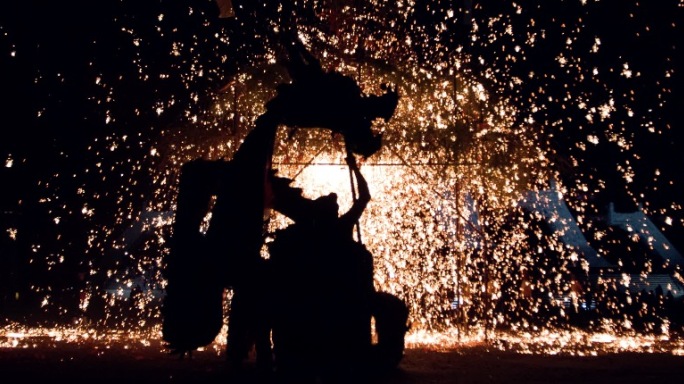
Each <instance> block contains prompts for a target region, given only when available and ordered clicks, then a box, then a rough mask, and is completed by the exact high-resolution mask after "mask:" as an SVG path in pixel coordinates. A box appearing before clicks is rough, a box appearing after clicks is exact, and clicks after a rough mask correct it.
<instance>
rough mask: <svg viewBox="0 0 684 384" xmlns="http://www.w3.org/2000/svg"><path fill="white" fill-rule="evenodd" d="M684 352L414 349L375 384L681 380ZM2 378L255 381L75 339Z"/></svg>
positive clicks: (4, 352)
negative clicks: (563, 353) (534, 352)
mask: <svg viewBox="0 0 684 384" xmlns="http://www.w3.org/2000/svg"><path fill="white" fill-rule="evenodd" d="M683 377H684V356H674V355H671V354H640V353H620V354H607V355H601V356H594V357H576V356H541V355H527V354H516V353H512V352H501V351H498V350H492V349H490V348H487V347H483V346H477V347H462V348H459V349H457V350H450V351H446V352H440V351H436V350H432V349H408V350H407V351H406V356H405V358H404V360H403V361H402V363H401V364H400V367H399V369H397V370H396V371H395V372H392V373H391V374H389V375H387V376H384V377H379V378H374V379H373V380H370V383H372V384H409V383H410V384H429V383H433V384H446V383H464V384H466V383H582V384H590V383H601V384H605V383H621V384H629V383H640V384H647V383H659V384H661V383H680V382H681V380H682V378H683ZM0 382H2V383H20V382H22V383H117V384H121V383H134V382H136V383H137V382H139V383H147V384H153V383H223V384H229V383H257V382H258V381H257V379H256V377H255V375H254V373H253V372H252V371H251V369H250V368H249V367H247V371H246V373H245V374H243V376H242V377H241V378H238V377H236V376H235V374H234V372H232V371H230V370H229V369H227V368H226V367H225V365H224V360H223V356H222V355H220V354H217V353H216V352H215V351H201V352H196V353H195V354H194V356H193V358H192V359H190V360H188V359H186V360H179V359H178V358H177V357H175V356H171V355H168V354H167V353H166V352H165V351H164V350H163V349H161V348H159V346H154V345H151V346H143V347H141V346H127V345H125V344H122V345H119V344H116V345H90V344H89V343H85V344H70V343H64V345H62V343H61V342H58V343H55V344H51V345H43V344H41V345H40V346H29V347H19V348H11V347H6V348H0Z"/></svg>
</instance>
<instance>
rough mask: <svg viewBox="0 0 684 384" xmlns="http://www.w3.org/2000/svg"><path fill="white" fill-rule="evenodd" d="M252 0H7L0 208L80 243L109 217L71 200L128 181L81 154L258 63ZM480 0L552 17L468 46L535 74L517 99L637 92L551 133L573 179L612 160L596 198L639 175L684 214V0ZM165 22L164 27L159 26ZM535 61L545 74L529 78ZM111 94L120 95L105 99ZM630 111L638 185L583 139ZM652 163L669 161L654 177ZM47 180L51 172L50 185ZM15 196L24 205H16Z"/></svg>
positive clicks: (148, 125) (135, 133)
mask: <svg viewBox="0 0 684 384" xmlns="http://www.w3.org/2000/svg"><path fill="white" fill-rule="evenodd" d="M250 3H251V2H250V1H246V0H243V1H237V0H236V1H234V5H235V6H236V8H238V7H239V6H243V7H244V8H243V9H242V10H238V18H239V19H240V16H243V18H242V19H240V20H242V22H244V23H246V24H244V25H241V26H238V25H237V24H236V22H235V21H230V20H219V19H218V17H217V15H218V9H217V8H216V5H215V3H214V1H211V0H196V1H191V0H182V1H168V0H155V1H152V0H150V1H141V0H122V1H115V0H102V1H92V2H69V1H66V2H64V1H63V2H54V1H38V0H32V1H16V2H9V3H8V4H4V5H3V6H2V13H1V14H0V76H1V78H0V84H1V89H0V92H2V96H3V100H4V101H3V102H2V103H0V116H2V119H3V122H2V140H0V160H2V161H3V162H4V161H5V159H7V158H8V156H9V155H10V154H11V158H12V159H13V160H14V162H15V163H14V166H13V167H12V168H2V173H0V177H1V178H2V183H1V185H2V186H3V187H2V188H1V191H0V206H1V207H2V209H3V210H5V211H7V210H10V211H12V210H16V209H17V207H18V206H21V209H20V210H21V211H22V212H23V216H22V217H23V218H24V219H22V220H29V221H31V222H32V223H31V225H32V226H34V228H35V229H36V231H34V233H33V234H32V235H31V237H32V238H33V239H38V238H39V237H40V236H43V235H44V233H41V230H45V231H46V233H49V234H50V236H55V234H54V233H52V232H53V231H54V228H52V226H51V220H52V218H53V217H54V216H60V217H62V218H63V220H65V222H66V223H68V224H67V225H66V226H63V227H66V228H68V229H67V230H65V232H64V233H63V235H62V236H61V237H60V240H59V242H60V245H58V246H57V247H58V248H60V249H67V250H69V249H72V252H78V249H79V248H81V247H83V246H84V242H85V237H86V235H85V234H84V232H87V230H88V229H89V228H91V227H93V226H97V220H98V219H103V220H106V219H104V218H102V217H95V218H91V219H88V220H86V221H83V219H82V218H79V216H80V215H78V214H73V210H76V211H78V207H80V206H81V205H83V204H84V202H86V201H87V202H88V203H89V204H90V205H92V206H95V207H97V208H99V209H97V210H96V211H97V212H111V211H112V210H114V209H115V205H116V204H120V202H117V201H115V200H114V198H113V197H112V198H107V197H106V196H107V191H108V189H110V188H111V187H112V185H111V184H109V183H112V182H113V183H114V184H117V185H119V184H120V183H121V180H120V179H117V178H115V177H112V178H109V179H108V181H106V182H103V181H102V179H101V176H100V175H98V174H96V173H95V172H94V171H93V170H94V168H93V167H90V170H91V171H90V172H83V168H84V164H93V163H97V162H102V163H103V164H104V165H103V168H104V169H107V167H112V168H113V169H115V170H116V171H115V172H113V173H117V172H125V171H126V167H125V166H124V165H122V163H125V161H126V158H131V157H135V155H136V153H138V154H143V153H144V152H145V151H146V148H145V147H144V146H142V145H140V146H138V145H136V144H135V140H132V141H129V142H128V143H129V144H127V145H128V146H127V147H126V151H123V153H125V157H126V158H116V157H115V156H114V155H113V157H111V158H104V157H102V155H101V154H102V153H103V152H101V151H95V150H93V149H92V146H93V145H95V146H97V145H103V146H105V143H106V142H107V139H106V138H107V137H109V136H116V137H122V136H123V135H126V134H128V135H130V136H132V137H135V138H140V141H141V142H142V141H145V137H146V136H148V135H149V136H154V135H156V134H159V132H160V129H161V128H162V127H165V126H167V125H168V124H170V123H172V122H173V121H174V119H178V118H180V116H181V115H182V113H183V111H184V109H185V108H187V105H188V104H192V101H191V100H192V98H191V94H192V93H193V92H202V90H206V89H212V88H216V87H217V86H219V85H220V84H222V81H223V80H224V79H225V77H226V76H228V75H229V74H230V73H231V72H232V71H233V69H234V67H236V66H241V65H246V64H248V61H245V62H240V60H241V59H244V60H246V59H247V56H248V55H247V53H248V52H254V51H258V50H259V49H260V47H259V41H258V39H255V38H254V35H255V31H260V30H261V29H263V28H264V27H263V26H264V23H263V22H262V20H263V19H261V18H260V17H273V15H272V14H271V13H270V12H271V10H272V9H271V8H269V9H267V10H262V11H259V12H258V13H257V15H258V16H259V17H254V18H249V17H247V16H246V15H247V14H248V13H249V12H255V11H254V10H253V9H251V8H250V6H251V5H250ZM447 3H451V2H446V1H439V0H433V1H424V2H422V1H417V4H418V5H417V6H416V9H417V10H419V11H420V12H417V14H416V19H415V22H416V23H417V24H419V25H429V24H430V23H431V21H430V20H431V17H437V16H435V15H439V14H440V12H436V13H435V12H433V11H432V10H434V9H440V8H439V7H440V6H441V7H444V6H445V5H446V4H447ZM457 3H460V2H457ZM473 3H475V4H476V5H478V6H476V8H475V10H474V17H475V19H476V20H480V19H481V20H487V19H488V18H489V17H491V16H493V15H498V14H500V13H502V14H504V15H506V17H507V18H509V19H510V22H511V23H512V24H513V25H516V27H517V26H518V24H516V23H520V25H524V23H526V22H527V20H528V19H529V18H531V17H533V18H534V19H535V20H536V22H537V24H536V27H535V28H537V29H538V30H544V31H545V33H547V34H548V36H549V38H548V39H546V40H545V41H543V42H540V43H539V44H537V45H536V46H535V49H530V50H529V52H527V54H526V58H527V59H526V60H525V61H524V62H516V63H502V61H501V60H499V59H500V56H501V55H502V49H501V47H503V46H507V47H509V48H510V45H511V44H515V43H516V42H514V41H512V40H515V39H519V40H524V36H514V37H509V38H510V39H511V41H507V40H506V38H505V37H504V38H501V39H499V40H497V42H494V43H491V44H484V43H480V44H478V45H473V46H471V47H468V49H471V50H472V53H473V54H474V55H475V56H479V57H482V58H484V61H485V62H486V63H498V65H502V66H503V65H506V66H507V67H506V70H505V71H501V72H499V75H500V76H502V77H507V76H511V75H512V74H513V75H520V76H521V77H522V78H524V79H526V84H524V85H523V86H521V87H519V88H518V90H517V91H516V92H518V93H517V94H516V95H512V98H511V100H513V101H514V102H515V103H518V104H519V105H520V106H521V108H529V106H525V104H527V103H529V100H530V99H531V97H535V98H537V99H538V100H544V99H545V98H547V97H548V98H553V99H563V98H567V97H570V98H571V99H572V97H574V96H576V95H577V93H578V92H579V93H581V94H583V95H584V94H586V95H591V97H596V98H601V97H605V98H608V97H609V96H612V97H613V98H614V100H615V101H616V103H617V104H618V106H619V105H620V104H621V103H627V104H629V105H631V106H633V112H634V113H635V115H637V116H642V117H643V118H641V119H629V118H628V116H626V115H625V112H624V110H622V109H620V108H618V109H617V112H615V113H614V114H613V115H612V116H611V118H610V119H609V120H607V121H599V122H596V123H595V124H587V123H586V121H585V122H584V123H580V124H583V125H584V129H583V130H582V131H576V130H571V129H566V130H565V131H564V132H558V133H557V134H556V135H554V137H553V138H552V139H551V141H552V142H553V143H554V145H556V146H557V152H558V154H559V156H560V157H563V158H566V159H571V158H573V157H574V158H582V159H583V161H582V162H581V163H580V164H579V165H578V166H577V167H570V168H568V169H567V173H566V174H565V176H566V177H567V181H570V182H572V181H576V180H578V179H582V180H583V181H585V182H587V183H588V184H589V185H592V183H595V184H597V185H598V184H600V183H599V182H598V180H597V178H595V177H593V176H592V175H597V174H602V173H603V174H604V176H603V177H601V179H602V180H603V181H606V182H607V184H608V186H607V187H606V188H602V189H601V190H602V192H601V193H600V195H601V196H599V197H595V196H594V197H592V198H600V199H602V200H601V201H602V202H605V201H610V200H612V201H618V202H619V204H620V206H622V207H624V208H625V209H631V208H630V207H629V205H630V204H631V203H630V199H629V198H627V196H626V192H625V191H626V190H627V189H628V188H629V189H633V190H635V191H637V192H636V193H637V194H638V193H644V200H645V201H649V202H650V203H651V204H652V205H653V208H654V210H655V208H656V207H661V206H662V208H663V209H664V210H665V211H663V212H666V213H664V214H662V215H658V216H657V217H656V219H657V220H660V221H662V218H663V217H664V216H668V215H669V216H672V217H673V218H675V219H682V218H684V217H683V216H684V215H683V214H682V209H681V208H679V207H674V208H673V207H672V204H671V202H679V203H682V199H681V196H682V192H683V189H682V185H681V184H682V183H683V182H684V181H682V179H681V177H680V175H681V169H684V168H683V167H684V160H683V159H684V156H682V155H681V154H682V149H684V146H683V145H682V142H681V140H680V139H679V137H678V135H677V134H676V132H678V131H679V130H681V129H682V128H681V122H682V118H681V111H682V107H684V103H683V100H684V95H682V87H681V85H680V84H681V83H682V81H681V73H680V66H681V51H682V49H681V46H678V44H681V43H680V42H681V41H682V40H681V26H680V25H678V24H676V23H680V22H681V20H683V19H682V17H681V16H682V9H684V7H682V5H681V3H680V2H678V1H676V0H667V1H661V0H658V1H644V2H639V4H638V5H637V3H636V2H635V1H632V2H625V1H622V0H620V1H618V0H604V1H600V2H597V3H596V4H593V2H592V1H589V3H592V4H593V5H592V6H590V7H582V6H580V5H579V3H580V2H579V1H557V2H550V1H542V0H537V1H521V4H523V5H525V6H526V8H525V9H526V10H527V12H526V13H524V14H522V15H516V14H515V13H512V12H511V8H510V7H507V6H505V5H495V4H490V3H495V2H478V1H474V2H473ZM550 3H553V4H550ZM678 3H679V5H676V4H678ZM189 6H193V7H194V8H195V12H194V13H193V14H192V15H189V14H188V12H187V9H188V7H189ZM498 8H500V9H498ZM587 9H591V12H588V11H587ZM160 13H164V14H165V15H166V17H165V19H164V21H163V22H161V23H155V22H154V20H155V18H156V16H157V15H158V14H160ZM578 15H580V17H579V19H580V20H581V22H582V23H583V26H582V27H583V31H585V32H584V33H583V34H581V35H580V37H579V38H578V40H577V41H576V42H575V43H574V44H576V45H577V46H590V45H592V44H594V36H600V37H601V48H600V53H599V54H597V55H593V56H587V57H583V59H584V62H583V63H582V65H585V66H596V67H598V68H601V69H602V72H601V81H600V82H598V81H592V79H591V78H584V79H581V80H578V78H577V75H576V74H574V73H571V71H569V70H563V69H561V68H559V67H558V66H557V65H556V66H554V63H555V62H556V59H557V56H558V52H559V47H561V46H563V45H564V44H566V38H567V36H568V32H567V31H571V30H572V28H569V26H568V25H565V24H564V23H570V22H572V23H575V22H576V20H578ZM207 20H208V21H209V22H208V23H207V22H206V21H207ZM159 26H161V28H162V31H163V32H164V34H160V33H159V31H157V30H156V28H157V27H159ZM453 27H454V28H455V26H453ZM126 28H130V30H126ZM480 28H481V30H480V33H481V34H482V35H486V33H487V32H488V25H487V24H486V23H484V22H483V23H482V24H481V25H480ZM516 30H517V31H520V30H524V28H517V29H516ZM130 31H133V32H130ZM226 33H227V34H231V35H232V37H233V41H234V42H239V43H233V45H231V46H219V47H220V48H217V40H218V39H217V38H215V37H213V36H214V35H215V34H219V35H220V34H226ZM133 35H135V36H139V37H141V38H142V43H141V44H143V45H142V46H139V47H137V46H134V45H133V44H131V41H132V39H133ZM196 36H206V37H201V38H196ZM483 40H486V39H483ZM173 41H186V42H187V45H186V46H185V47H184V48H183V49H182V51H183V54H184V55H195V56H196V59H194V60H188V59H187V56H184V57H183V58H175V57H170V56H169V55H168V54H167V53H168V51H169V46H170V45H171V43H172V42H173ZM451 42H452V43H453V44H462V43H463V42H462V40H461V39H460V36H454V37H453V38H452V40H451ZM191 47H192V49H190V48H191ZM222 50H225V51H222ZM11 52H15V56H10V53H11ZM226 53H229V54H235V53H240V54H242V53H244V54H245V56H241V55H240V54H238V55H236V56H231V57H234V58H235V59H234V60H233V61H229V62H227V63H223V62H222V61H221V55H223V54H226ZM193 62H200V63H202V65H204V66H205V67H206V68H207V75H206V76H205V77H204V78H203V79H199V80H197V79H196V81H194V82H193V83H191V84H186V83H182V82H181V81H180V80H178V78H179V77H180V75H181V74H182V73H183V72H184V71H186V70H189V66H191V65H192V64H193ZM626 62H628V63H629V64H630V69H632V70H633V71H634V72H640V73H641V77H640V78H639V79H638V80H629V81H627V80H626V79H625V78H624V76H621V75H620V73H619V72H618V70H619V68H620V65H621V63H626ZM423 64H429V63H423ZM141 68H143V70H144V71H146V73H147V74H150V75H152V76H151V77H150V78H149V79H148V80H144V81H143V80H141V76H140V70H141ZM502 68H503V67H502ZM502 68H501V69H502ZM607 68H610V70H608V69H607ZM475 70H477V68H475ZM668 70H669V71H671V72H672V75H671V76H670V77H665V76H664V75H663V74H664V73H665V72H666V71H668ZM530 71H534V72H535V73H537V74H538V76H535V77H533V78H529V77H528V76H527V74H528V73H529V72H530ZM611 71H613V72H611ZM159 72H167V73H170V75H171V76H170V78H169V79H159V78H155V77H154V74H155V73H159ZM98 77H100V78H102V81H103V82H106V83H107V86H106V87H105V86H99V85H97V84H95V81H94V79H96V78H98ZM502 83H505V82H502ZM540 88H544V90H545V92H546V94H545V95H544V96H543V97H542V96H540V95H539V94H538V93H539V89H540ZM663 89H666V91H663ZM578 90H579V91H578ZM503 91H505V90H503ZM171 95H173V96H171ZM531 95H533V96H531ZM107 98H111V99H112V100H114V101H112V102H105V101H104V100H106V99H107ZM170 98H174V99H175V100H177V101H178V102H177V104H176V107H175V108H176V109H174V108H169V109H168V110H167V112H166V113H165V114H163V115H162V116H157V115H156V114H155V113H154V108H153V106H154V105H155V102H156V101H157V100H159V99H170ZM661 103H662V104H663V105H662V106H661V105H660V104H661ZM567 104H572V100H570V101H567V102H566V103H565V104H564V103H552V102H549V103H548V106H547V108H544V109H543V110H542V111H540V112H535V113H534V116H535V118H536V120H537V121H538V122H540V123H541V124H544V123H549V124H551V123H552V122H554V121H557V120H559V119H561V120H565V121H568V119H571V120H572V121H575V122H579V121H582V119H583V118H584V116H581V115H576V116H575V115H570V114H572V113H577V112H569V110H567V109H566V108H565V107H564V105H567ZM108 115H112V116H115V117H116V120H115V121H113V122H111V123H109V124H105V123H104V122H105V120H106V116H108ZM39 116H40V117H39ZM573 119H574V120H573ZM622 121H627V123H626V124H625V125H624V127H625V128H624V129H625V130H626V132H625V136H627V137H630V138H632V139H633V141H634V148H633V149H631V150H630V151H629V154H628V156H631V161H632V164H633V165H634V172H635V180H634V183H633V185H630V186H628V187H627V186H625V184H624V181H623V180H622V177H621V175H620V174H618V173H617V172H616V171H615V164H614V162H613V160H614V159H615V158H618V157H624V156H625V154H624V153H618V152H616V150H615V147H614V146H612V145H605V143H606V141H605V140H604V141H603V144H602V145H601V146H597V148H594V149H592V150H587V151H584V150H583V151H579V150H578V149H577V146H576V145H575V144H576V143H577V142H578V141H583V140H584V137H586V136H587V135H588V134H592V133H598V134H601V132H603V131H605V130H606V127H607V126H608V125H610V124H613V125H620V123H621V122H622ZM650 121H652V122H654V124H655V125H656V126H657V128H656V129H657V130H660V131H662V132H663V133H662V134H660V135H656V134H652V133H649V132H648V130H647V129H645V128H644V127H643V125H644V124H645V123H646V122H650ZM666 127H669V128H666ZM604 146H605V147H604ZM119 152H122V151H119ZM119 152H117V153H119ZM635 154H636V156H635ZM654 168H657V169H660V171H661V173H662V175H661V176H659V177H658V178H656V180H654V173H653V169H654ZM70 173H75V174H79V177H78V178H70V177H67V176H68V175H69V174H70ZM143 173H144V172H143ZM56 174H59V176H55V175H56ZM140 177H141V179H142V180H143V181H142V182H141V183H140V184H139V188H140V191H139V193H137V194H136V193H131V196H133V197H131V201H126V202H125V203H128V204H131V205H132V206H138V204H140V203H141V201H138V199H139V198H138V197H136V196H140V195H144V193H145V190H144V188H145V185H146V183H145V178H146V177H147V176H145V175H144V174H141V175H140ZM45 180H51V182H50V185H49V186H47V187H46V186H45V184H44V183H45ZM670 181H672V183H670ZM671 184H672V185H671ZM84 185H85V186H87V187H88V188H87V189H88V191H89V193H94V194H99V195H101V196H105V197H104V198H99V199H95V200H96V201H90V200H89V199H88V197H84V196H81V195H79V194H78V193H77V192H76V191H77V190H78V188H79V187H82V186H84ZM46 196H60V197H61V199H62V201H52V202H51V203H50V204H45V203H38V202H37V200H38V199H40V198H42V197H46ZM19 200H21V201H22V203H21V204H18V201H19ZM72 207H73V208H72ZM72 216H73V218H71V219H70V217H72ZM27 218H28V219H27ZM6 220H7V219H6ZM681 227H682V224H681V223H676V224H675V225H674V228H672V229H671V232H672V233H673V234H678V233H681ZM677 237H678V236H677ZM35 241H38V240H35ZM28 242H30V241H28Z"/></svg>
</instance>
